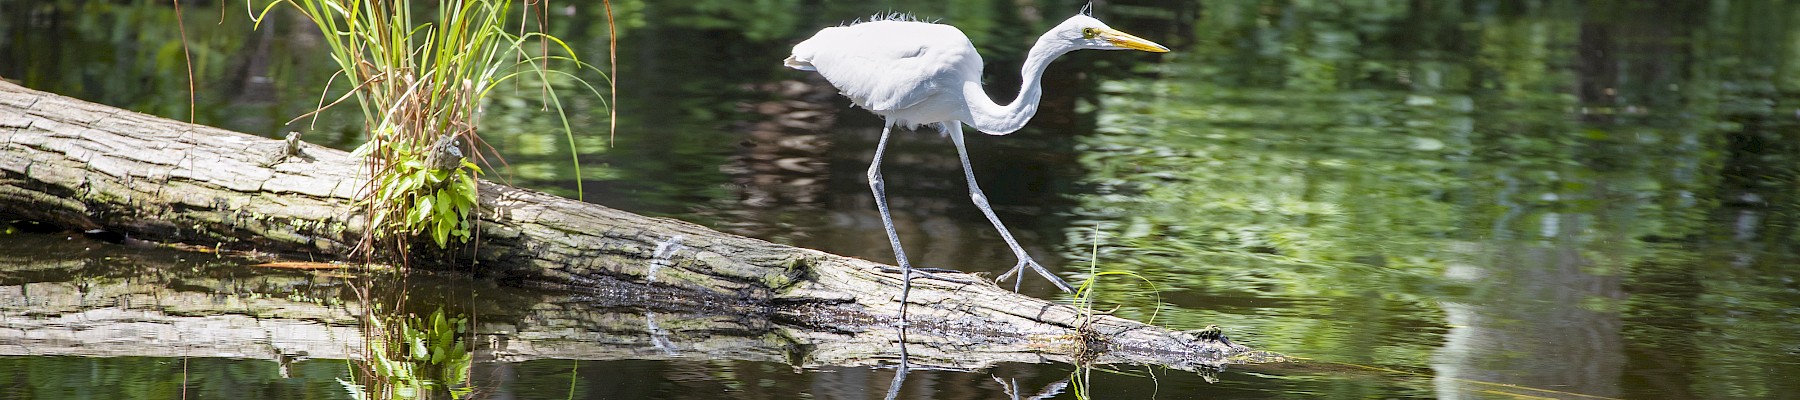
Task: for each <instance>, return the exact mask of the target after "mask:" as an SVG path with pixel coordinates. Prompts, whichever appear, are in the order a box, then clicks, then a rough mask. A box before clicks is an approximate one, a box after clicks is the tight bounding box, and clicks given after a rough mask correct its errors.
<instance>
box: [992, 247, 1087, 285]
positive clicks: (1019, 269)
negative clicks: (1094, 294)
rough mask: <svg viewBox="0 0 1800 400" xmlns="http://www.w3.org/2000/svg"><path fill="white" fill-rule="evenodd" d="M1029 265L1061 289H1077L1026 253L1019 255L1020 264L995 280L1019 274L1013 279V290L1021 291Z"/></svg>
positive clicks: (1002, 279) (998, 280)
mask: <svg viewBox="0 0 1800 400" xmlns="http://www.w3.org/2000/svg"><path fill="white" fill-rule="evenodd" d="M1028 266H1029V267H1031V270H1032V271H1037V273H1038V275H1042V276H1043V277H1044V279H1048V280H1050V283H1051V284H1053V285H1056V288H1057V289H1061V290H1062V291H1063V292H1064V293H1067V292H1074V291H1075V289H1074V288H1070V287H1069V284H1068V283H1066V282H1063V280H1062V278H1058V277H1056V274H1052V273H1050V270H1047V269H1044V266H1043V265H1039V264H1038V263H1037V260H1033V259H1031V256H1029V255H1024V254H1020V255H1019V263H1018V264H1016V265H1013V267H1012V269H1009V270H1006V273H1004V274H1000V277H999V278H995V279H994V282H1000V281H1005V280H1006V279H1007V278H1011V277H1013V276H1014V275H1018V280H1015V281H1013V291H1014V292H1017V291H1019V284H1020V283H1022V282H1024V281H1025V267H1028Z"/></svg>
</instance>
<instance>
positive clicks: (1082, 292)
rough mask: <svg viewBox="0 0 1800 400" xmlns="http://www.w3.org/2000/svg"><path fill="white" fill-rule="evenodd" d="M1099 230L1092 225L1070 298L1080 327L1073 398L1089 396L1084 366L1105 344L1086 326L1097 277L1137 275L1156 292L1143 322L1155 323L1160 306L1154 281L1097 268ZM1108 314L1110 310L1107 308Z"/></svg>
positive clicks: (1072, 376) (1091, 313)
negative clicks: (1081, 274)
mask: <svg viewBox="0 0 1800 400" xmlns="http://www.w3.org/2000/svg"><path fill="white" fill-rule="evenodd" d="M1100 233H1101V231H1100V227H1099V226H1098V225H1095V226H1094V242H1093V247H1091V248H1090V249H1089V258H1088V273H1087V275H1088V277H1087V279H1085V280H1082V281H1081V284H1080V285H1077V286H1076V288H1075V298H1074V300H1073V302H1074V305H1075V307H1076V308H1077V309H1079V310H1080V312H1081V326H1080V327H1078V328H1077V329H1076V331H1077V332H1080V338H1078V340H1076V341H1075V343H1076V346H1077V349H1076V352H1075V364H1076V365H1075V371H1073V372H1070V375H1069V378H1068V382H1069V389H1070V391H1071V392H1073V393H1074V394H1075V398H1077V399H1088V398H1092V397H1091V396H1090V395H1089V393H1088V389H1089V388H1090V386H1089V384H1088V382H1089V381H1090V375H1092V374H1093V371H1094V367H1092V366H1090V365H1086V363H1087V362H1088V360H1090V359H1092V358H1093V357H1094V356H1096V355H1098V354H1099V353H1100V352H1102V351H1105V348H1106V343H1107V342H1106V340H1107V338H1106V337H1104V336H1102V335H1099V334H1098V332H1094V331H1093V330H1092V329H1089V326H1090V324H1091V323H1092V321H1093V317H1094V315H1095V311H1094V297H1095V296H1096V295H1098V290H1099V286H1098V285H1097V284H1098V283H1099V281H1100V278H1103V277H1108V276H1118V277H1125V278H1137V279H1138V280H1139V281H1143V283H1144V284H1145V285H1148V286H1149V287H1150V289H1149V290H1150V293H1151V294H1154V295H1156V301H1155V303H1154V305H1153V306H1152V309H1151V311H1150V318H1148V319H1146V320H1145V321H1144V323H1145V324H1155V323H1156V314H1157V313H1158V312H1159V311H1160V310H1161V309H1162V294H1161V292H1160V291H1158V290H1157V288H1156V282H1153V281H1151V280H1150V279H1149V278H1145V277H1144V276H1143V275H1138V274H1137V273H1134V272H1131V271H1101V270H1100ZM1108 313H1110V311H1109V312H1108ZM1101 371H1104V372H1109V373H1115V374H1122V375H1132V374H1129V373H1125V372H1123V371H1117V370H1110V369H1101ZM1134 376H1135V375H1134Z"/></svg>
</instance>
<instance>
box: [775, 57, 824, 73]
mask: <svg viewBox="0 0 1800 400" xmlns="http://www.w3.org/2000/svg"><path fill="white" fill-rule="evenodd" d="M781 64H782V65H786V66H788V68H793V69H797V70H801V71H818V70H819V69H818V68H816V67H813V65H812V62H811V61H807V60H801V59H800V57H799V56H788V58H787V59H786V60H782V61H781Z"/></svg>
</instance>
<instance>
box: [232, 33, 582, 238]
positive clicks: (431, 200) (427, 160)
mask: <svg viewBox="0 0 1800 400" xmlns="http://www.w3.org/2000/svg"><path fill="white" fill-rule="evenodd" d="M283 3H286V4H290V5H293V6H294V7H295V8H296V9H298V10H299V11H300V12H301V13H302V14H303V15H305V16H306V17H307V18H308V19H309V20H311V22H313V23H314V24H316V25H317V26H318V27H319V30H320V31H321V32H322V33H324V39H325V43H326V44H327V45H328V46H329V47H330V49H331V53H330V56H331V58H332V59H333V60H334V61H336V62H337V63H338V66H339V68H340V69H341V71H340V73H341V74H342V75H343V76H345V77H346V78H348V79H349V82H350V84H351V85H352V87H353V88H352V89H351V90H350V91H349V93H347V94H345V95H344V97H342V98H339V99H338V100H337V101H334V102H333V103H332V104H334V105H335V104H336V103H337V102H341V101H343V100H346V99H348V98H349V97H351V96H354V97H355V98H356V100H357V104H358V105H359V106H360V107H361V108H362V111H363V117H364V124H365V125H366V126H367V128H368V132H370V138H369V141H368V142H367V143H365V144H363V146H362V147H359V148H358V149H357V151H356V154H359V155H363V156H366V157H367V159H368V166H369V168H370V171H371V172H370V174H371V176H372V177H373V179H372V180H371V181H372V182H374V184H376V185H378V187H374V188H371V190H368V191H366V192H365V193H367V194H366V195H365V196H367V197H365V199H364V201H366V203H365V207H366V208H367V210H368V212H369V214H370V215H371V218H372V219H371V221H372V222H373V223H372V224H371V225H370V228H369V229H370V230H371V231H370V232H369V234H368V235H367V236H368V237H371V238H375V239H381V238H384V237H391V236H396V235H398V236H410V235H414V234H421V233H423V234H428V235H430V236H431V237H432V239H433V240H434V241H435V242H436V243H437V244H438V245H439V246H440V247H443V246H446V245H447V244H448V239H452V238H454V239H457V241H459V242H466V241H468V240H469V239H470V238H471V236H472V232H473V229H471V227H470V226H469V222H468V221H469V218H470V217H471V214H472V213H473V211H474V206H475V203H474V201H473V199H474V198H475V193H474V191H475V187H476V186H475V185H476V184H475V179H476V178H477V175H479V174H480V173H481V170H480V169H479V168H475V164H474V163H470V162H467V161H463V160H461V159H462V158H463V154H462V152H461V151H459V150H457V149H456V147H457V146H456V144H457V142H459V141H463V142H466V143H468V144H469V146H468V148H469V149H470V150H471V151H470V153H469V154H470V155H471V156H472V157H473V158H475V159H477V160H479V159H481V158H482V156H481V154H482V153H481V152H478V151H473V150H474V149H475V148H477V147H478V146H480V144H481V143H483V142H482V140H481V138H480V137H479V136H478V135H477V134H476V127H477V125H478V123H477V122H478V120H479V118H480V114H481V113H480V107H481V105H482V100H483V99H484V98H486V97H487V95H488V94H489V93H490V92H491V91H492V90H493V88H494V87H495V86H497V85H498V84H499V83H502V82H505V81H507V80H510V79H512V78H515V77H519V76H522V75H528V74H529V75H532V76H535V77H537V78H538V79H540V80H546V79H548V78H549V76H550V75H551V74H562V75H567V76H570V77H573V75H572V74H569V73H567V72H562V71H556V70H551V69H549V68H547V65H540V63H542V64H547V63H548V62H549V61H551V60H560V61H568V62H574V63H575V64H576V65H577V66H582V67H585V66H586V64H583V63H581V62H580V61H579V60H576V59H575V58H574V56H573V54H574V51H573V50H572V49H570V48H569V47H568V46H567V45H566V44H565V43H563V42H562V40H560V39H557V38H556V37H554V36H551V35H548V34H544V33H537V32H532V33H523V29H521V33H520V34H513V33H509V32H507V31H506V26H507V24H506V17H507V14H508V10H510V9H511V6H512V2H511V1H510V0H459V1H444V2H438V3H437V4H436V6H435V7H428V8H433V11H435V12H436V13H435V14H436V18H435V19H432V20H430V21H426V22H423V23H415V21H414V20H413V16H414V15H415V14H419V15H424V14H426V12H420V11H421V10H417V9H414V8H413V7H412V2H411V1H408V0H395V1H368V0H365V1H355V0H276V1H272V2H270V3H269V4H267V5H266V6H265V7H264V8H263V10H262V13H261V14H258V15H256V16H255V19H256V20H257V21H258V22H259V24H260V22H261V21H262V20H263V19H264V18H266V17H267V15H268V13H269V11H270V10H272V9H274V7H275V6H276V5H279V4H283ZM532 40H537V41H539V42H540V43H542V44H543V45H542V46H540V47H541V48H542V49H543V52H545V53H548V52H549V50H550V49H551V48H552V47H551V46H550V45H549V44H551V43H554V44H555V45H556V46H555V47H554V48H556V49H560V50H561V51H562V52H563V53H564V54H569V56H555V55H550V54H535V55H534V54H532V51H530V50H528V47H527V46H526V45H525V44H526V43H528V42H529V41H532ZM575 80H576V81H577V82H581V83H582V84H583V85H585V86H587V87H588V88H589V89H590V90H594V89H593V88H592V86H591V85H587V84H586V82H584V81H582V80H581V79H580V78H578V77H575ZM543 90H544V92H543V93H544V96H545V98H546V99H548V100H549V101H548V103H549V105H552V106H554V108H555V110H556V112H557V115H558V117H559V118H560V119H561V121H562V128H563V132H564V133H565V135H566V136H568V138H569V141H570V142H571V143H573V142H574V133H573V131H572V130H571V129H569V123H568V117H567V115H566V114H565V113H564V112H563V109H562V102H561V100H560V98H559V97H558V95H557V92H556V90H555V89H554V88H553V87H552V86H551V85H544V86H543ZM595 93H596V94H598V91H597V90H595ZM325 107H329V105H326V106H325ZM579 168H580V166H579V164H578V165H577V166H576V175H577V179H576V182H578V183H579V182H580V178H579V175H580V170H579ZM578 191H579V188H578ZM401 242H405V240H401ZM401 246H404V245H403V244H402V245H401ZM401 249H404V247H402V248H401Z"/></svg>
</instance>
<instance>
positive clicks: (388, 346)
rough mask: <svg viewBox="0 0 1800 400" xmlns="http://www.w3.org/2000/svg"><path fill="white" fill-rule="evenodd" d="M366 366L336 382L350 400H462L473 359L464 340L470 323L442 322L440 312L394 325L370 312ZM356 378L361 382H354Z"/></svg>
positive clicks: (458, 318) (449, 319)
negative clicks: (348, 395) (350, 397)
mask: <svg viewBox="0 0 1800 400" xmlns="http://www.w3.org/2000/svg"><path fill="white" fill-rule="evenodd" d="M366 318H367V319H366V321H367V322H368V325H369V333H368V335H367V338H366V339H367V343H368V344H367V346H366V348H365V349H364V350H365V351H366V352H367V354H365V358H364V361H361V362H360V363H359V364H361V365H357V366H358V367H361V368H358V370H359V372H360V373H359V374H356V375H353V376H352V380H351V381H343V380H340V381H339V383H341V384H343V386H344V389H345V390H347V391H349V392H350V395H351V396H352V397H355V398H357V399H361V400H371V399H380V400H387V399H432V398H439V397H440V396H448V397H449V398H466V397H468V396H469V395H470V394H472V393H473V391H474V388H473V387H471V386H469V385H468V380H469V367H470V366H471V365H472V362H473V360H474V357H473V353H470V352H469V347H468V345H467V344H466V343H465V342H464V341H463V340H462V336H463V335H465V334H467V333H468V318H466V317H463V316H456V317H446V316H445V315H444V309H443V308H438V309H437V311H433V312H432V313H431V315H430V316H427V317H419V316H412V317H408V318H404V319H401V320H400V321H399V322H400V323H399V324H398V325H392V324H391V322H392V321H390V320H387V319H386V318H387V317H383V316H381V314H380V313H374V312H371V313H370V314H368V316H367V317H366ZM358 376H360V377H361V379H360V382H358V381H357V380H358V379H357V377H358Z"/></svg>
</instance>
